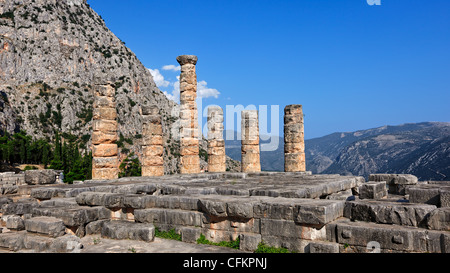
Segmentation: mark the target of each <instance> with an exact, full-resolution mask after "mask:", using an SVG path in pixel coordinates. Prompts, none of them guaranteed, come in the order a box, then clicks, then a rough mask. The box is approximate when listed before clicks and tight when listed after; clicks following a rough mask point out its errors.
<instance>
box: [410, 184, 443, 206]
mask: <svg viewBox="0 0 450 273" xmlns="http://www.w3.org/2000/svg"><path fill="white" fill-rule="evenodd" d="M409 202H411V203H424V204H430V205H436V206H439V205H440V204H439V203H440V192H439V187H436V186H433V185H423V186H415V187H412V188H409Z"/></svg>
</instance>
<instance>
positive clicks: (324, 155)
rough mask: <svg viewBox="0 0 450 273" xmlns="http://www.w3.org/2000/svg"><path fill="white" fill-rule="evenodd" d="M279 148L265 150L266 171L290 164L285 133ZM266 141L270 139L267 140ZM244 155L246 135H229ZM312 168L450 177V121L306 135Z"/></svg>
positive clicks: (233, 148) (233, 152)
mask: <svg viewBox="0 0 450 273" xmlns="http://www.w3.org/2000/svg"><path fill="white" fill-rule="evenodd" d="M279 141H280V145H279V147H278V149H277V150H276V151H273V152H261V166H262V169H263V170H266V171H283V170H284V147H283V144H284V143H283V138H282V137H280V139H279ZM262 143H264V142H262ZM229 145H230V147H229V148H227V150H226V152H227V155H229V156H230V157H231V158H233V159H235V160H240V146H239V145H240V141H237V140H234V141H226V146H229ZM305 149H306V150H305V154H306V168H307V170H309V171H312V172H313V173H324V174H331V173H337V174H343V175H346V174H347V175H350V174H352V175H361V176H364V177H366V178H367V177H368V175H369V174H371V173H410V174H413V175H416V176H417V177H418V178H419V179H420V180H450V123H448V122H422V123H407V124H402V125H398V126H389V125H387V126H382V127H378V128H372V129H367V130H359V131H355V132H338V133H333V134H330V135H326V136H323V137H319V138H314V139H309V140H306V141H305Z"/></svg>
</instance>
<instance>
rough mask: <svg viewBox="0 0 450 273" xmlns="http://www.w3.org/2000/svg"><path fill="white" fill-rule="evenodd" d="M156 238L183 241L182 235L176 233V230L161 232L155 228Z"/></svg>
mask: <svg viewBox="0 0 450 273" xmlns="http://www.w3.org/2000/svg"><path fill="white" fill-rule="evenodd" d="M155 237H158V238H163V239H170V240H176V241H181V235H180V234H178V233H176V231H175V229H171V230H169V231H160V230H159V228H157V227H155Z"/></svg>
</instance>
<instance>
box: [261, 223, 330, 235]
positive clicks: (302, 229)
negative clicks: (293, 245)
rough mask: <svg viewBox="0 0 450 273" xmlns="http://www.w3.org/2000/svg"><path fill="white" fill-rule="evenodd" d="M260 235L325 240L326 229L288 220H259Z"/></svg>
mask: <svg viewBox="0 0 450 273" xmlns="http://www.w3.org/2000/svg"><path fill="white" fill-rule="evenodd" d="M261 235H262V236H279V237H285V238H296V239H306V240H320V239H326V228H325V227H322V228H320V229H316V228H314V227H307V226H303V225H299V224H296V223H295V222H293V221H288V220H274V219H261Z"/></svg>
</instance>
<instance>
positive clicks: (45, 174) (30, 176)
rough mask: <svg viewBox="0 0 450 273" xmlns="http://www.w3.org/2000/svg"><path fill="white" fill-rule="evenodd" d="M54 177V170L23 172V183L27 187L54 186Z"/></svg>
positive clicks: (55, 173)
mask: <svg viewBox="0 0 450 273" xmlns="http://www.w3.org/2000/svg"><path fill="white" fill-rule="evenodd" d="M56 175H58V173H57V172H55V171H54V170H29V171H25V182H26V183H27V184H28V185H43V184H54V183H55V182H56Z"/></svg>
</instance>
